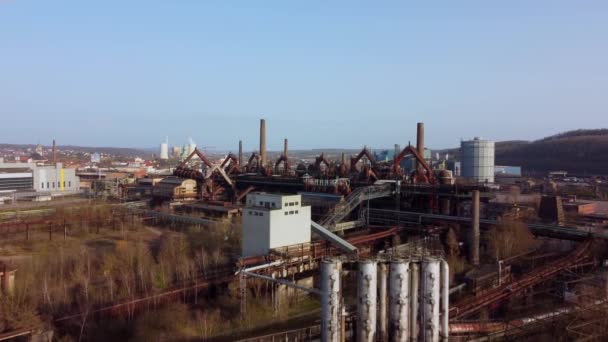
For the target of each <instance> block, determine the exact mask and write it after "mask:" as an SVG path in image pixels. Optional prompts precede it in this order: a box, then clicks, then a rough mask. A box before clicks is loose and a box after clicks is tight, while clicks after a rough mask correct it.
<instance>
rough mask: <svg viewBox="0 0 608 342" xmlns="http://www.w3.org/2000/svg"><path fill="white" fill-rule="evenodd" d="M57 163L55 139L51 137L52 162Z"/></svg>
mask: <svg viewBox="0 0 608 342" xmlns="http://www.w3.org/2000/svg"><path fill="white" fill-rule="evenodd" d="M56 163H57V144H55V139H53V164H56Z"/></svg>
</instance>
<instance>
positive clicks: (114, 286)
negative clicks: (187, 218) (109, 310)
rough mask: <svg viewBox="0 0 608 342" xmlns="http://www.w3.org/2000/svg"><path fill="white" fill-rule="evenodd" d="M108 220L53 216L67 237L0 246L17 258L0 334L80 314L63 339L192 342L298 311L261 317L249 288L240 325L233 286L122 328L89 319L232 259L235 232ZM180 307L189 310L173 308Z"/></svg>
mask: <svg viewBox="0 0 608 342" xmlns="http://www.w3.org/2000/svg"><path fill="white" fill-rule="evenodd" d="M113 215H114V216H117V217H122V216H121V215H122V213H119V212H116V211H114V210H113V209H112V207H110V206H91V207H83V208H78V209H59V210H57V211H56V212H55V214H54V216H53V217H51V218H49V219H53V220H55V221H57V222H63V220H65V221H67V222H73V224H72V225H71V226H70V230H69V234H68V235H67V238H65V239H64V237H63V234H57V236H56V237H55V238H53V240H52V241H49V240H48V234H47V233H46V232H44V231H42V232H39V233H36V234H39V236H36V235H35V234H33V235H30V239H29V240H27V241H26V240H25V239H24V238H23V237H22V236H21V235H19V238H18V239H17V240H15V239H13V240H12V241H8V242H7V241H4V242H3V243H2V244H1V247H2V249H3V251H4V254H7V253H10V254H13V256H18V272H17V277H16V289H15V293H14V295H13V296H10V297H0V332H4V331H12V330H15V329H21V328H30V327H34V328H41V327H44V326H47V327H51V328H53V324H54V321H53V320H54V319H57V318H59V317H64V316H69V315H73V314H75V313H84V314H85V315H84V316H82V317H80V318H78V317H77V318H74V319H71V320H70V321H69V322H70V323H69V324H67V325H66V324H63V325H62V327H61V328H60V334H67V335H66V336H64V338H66V339H67V340H69V339H70V336H71V337H73V338H74V339H79V338H84V339H88V340H100V341H101V340H108V339H112V338H116V337H120V338H122V339H125V338H133V339H135V340H139V341H151V340H166V339H167V338H164V337H167V336H172V339H174V338H179V339H190V338H197V339H201V338H208V337H211V336H216V335H221V334H227V333H228V334H229V333H231V332H234V331H239V330H240V331H243V330H247V329H250V328H253V327H256V326H259V325H261V324H266V323H268V322H271V321H273V320H277V319H278V320H280V319H284V318H286V317H288V316H289V315H290V314H292V313H293V312H294V308H295V307H299V308H300V309H302V308H304V309H306V308H307V307H306V306H302V305H297V306H296V305H295V303H296V301H301V300H303V298H302V295H300V296H296V297H294V296H293V295H292V296H290V300H288V301H285V302H284V303H281V306H280V308H279V310H278V311H277V312H274V311H273V310H269V308H272V305H271V303H270V299H269V298H270V297H271V296H270V295H268V293H267V292H266V287H265V285H264V284H257V282H255V281H253V280H250V284H253V283H256V286H254V289H253V290H251V293H250V295H249V296H248V304H247V315H246V316H245V317H241V316H240V302H239V300H238V294H239V293H238V287H235V286H237V285H238V282H237V284H231V285H230V286H229V287H227V288H223V289H222V288H220V289H215V290H213V291H212V292H209V293H202V294H201V295H200V296H197V297H195V298H194V299H193V298H178V299H177V301H178V302H177V303H174V304H169V305H167V306H166V307H164V308H162V307H161V308H160V309H159V310H155V311H149V312H147V313H146V312H144V313H143V314H141V315H140V316H138V317H136V320H135V322H131V323H129V324H127V323H124V322H122V321H124V320H119V321H116V320H110V321H103V320H101V321H100V320H97V319H95V318H94V317H93V316H89V315H88V313H89V312H93V311H94V310H95V309H97V308H100V307H105V306H108V305H110V304H116V303H121V302H125V301H128V300H132V299H136V298H142V297H147V296H151V295H154V294H158V293H162V292H163V291H166V290H168V289H173V288H179V287H180V286H185V285H189V284H192V283H193V282H196V281H198V280H197V279H200V278H201V277H204V276H205V275H206V274H208V273H212V272H213V270H216V269H219V268H231V267H233V266H234V258H233V256H234V255H237V254H238V253H239V252H240V226H239V225H236V224H230V223H218V224H216V225H214V226H213V227H210V228H204V227H198V226H184V225H172V224H169V223H168V222H155V225H156V226H155V227H153V226H150V225H148V226H144V225H143V224H142V223H141V222H140V220H138V219H134V220H131V219H124V220H123V219H121V220H120V222H118V223H116V222H114V221H113V220H111V219H108V218H111V217H112V216H113ZM87 222H88V223H87ZM96 222H100V223H96ZM15 254H17V255H15ZM180 299H181V302H190V304H189V305H185V304H179V302H180ZM192 299H193V300H192ZM191 300H192V301H191ZM311 303H312V304H311V306H312V307H316V306H318V304H316V302H314V301H313V302H311ZM311 306H309V307H308V308H310V307H311ZM121 322H122V323H121ZM55 328H57V327H55ZM68 335H69V336H68Z"/></svg>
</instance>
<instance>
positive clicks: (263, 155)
mask: <svg viewBox="0 0 608 342" xmlns="http://www.w3.org/2000/svg"><path fill="white" fill-rule="evenodd" d="M260 164H261V165H260V166H261V167H266V120H264V119H260Z"/></svg>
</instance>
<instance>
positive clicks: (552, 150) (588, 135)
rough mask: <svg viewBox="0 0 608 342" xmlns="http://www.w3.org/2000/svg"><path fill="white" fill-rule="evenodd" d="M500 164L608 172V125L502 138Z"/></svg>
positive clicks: (498, 148)
mask: <svg viewBox="0 0 608 342" xmlns="http://www.w3.org/2000/svg"><path fill="white" fill-rule="evenodd" d="M496 164H497V165H521V166H522V167H523V168H524V170H526V171H539V172H546V171H551V170H565V171H568V172H570V173H576V174H585V173H587V174H608V129H589V130H582V129H581V130H576V131H569V132H564V133H560V134H556V135H553V136H550V137H546V138H543V139H540V140H536V141H532V142H521V141H517V142H499V143H497V144H496Z"/></svg>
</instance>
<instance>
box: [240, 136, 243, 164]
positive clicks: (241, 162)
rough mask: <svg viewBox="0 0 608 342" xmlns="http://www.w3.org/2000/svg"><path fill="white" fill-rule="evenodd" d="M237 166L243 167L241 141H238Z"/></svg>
mask: <svg viewBox="0 0 608 342" xmlns="http://www.w3.org/2000/svg"><path fill="white" fill-rule="evenodd" d="M239 166H243V141H242V140H239Z"/></svg>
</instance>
